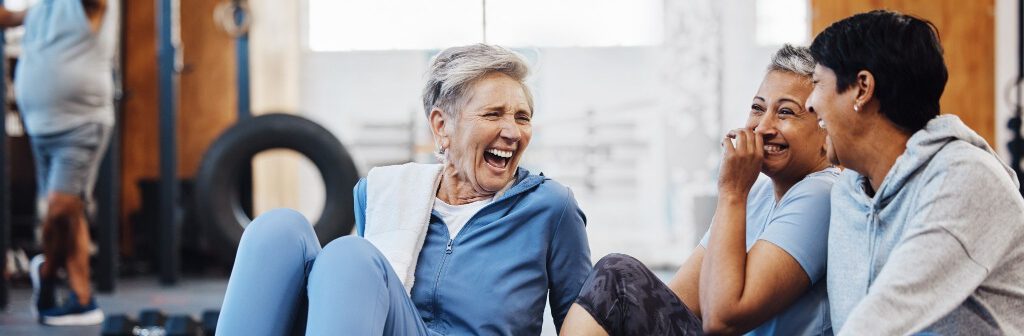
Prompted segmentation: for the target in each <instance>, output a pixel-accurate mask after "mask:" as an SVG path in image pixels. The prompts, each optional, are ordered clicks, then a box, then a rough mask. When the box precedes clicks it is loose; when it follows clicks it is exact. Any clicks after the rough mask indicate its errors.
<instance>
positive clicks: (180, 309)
mask: <svg viewBox="0 0 1024 336" xmlns="http://www.w3.org/2000/svg"><path fill="white" fill-rule="evenodd" d="M227 283H228V282H227V279H226V278H207V279H183V280H182V281H181V283H180V284H178V285H177V286H173V287H164V286H161V285H160V284H159V283H158V282H157V280H156V279H155V278H137V279H124V280H121V281H119V282H118V284H117V286H118V287H117V291H116V293H114V294H98V295H97V300H98V303H99V304H100V308H102V309H103V311H104V312H105V313H107V315H111V314H130V315H133V316H135V315H137V314H138V313H139V311H140V310H143V309H147V308H159V309H161V310H163V311H164V312H165V313H167V314H168V315H173V314H190V315H192V316H193V317H195V318H196V319H199V318H200V316H201V314H202V313H203V311H204V310H208V309H215V310H216V309H220V305H221V302H222V301H223V300H224V289H225V288H227ZM16 285H17V287H15V288H12V289H11V303H10V305H9V306H8V307H7V309H6V310H4V311H3V312H0V335H4V336H15V335H54V336H61V335H99V334H100V326H99V325H96V326H88V327H48V326H43V325H40V324H38V323H36V319H35V316H33V314H32V311H31V310H30V301H31V300H32V288H31V287H28V286H27V284H24V283H22V284H16Z"/></svg>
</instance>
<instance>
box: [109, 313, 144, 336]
mask: <svg viewBox="0 0 1024 336" xmlns="http://www.w3.org/2000/svg"><path fill="white" fill-rule="evenodd" d="M138 325H139V323H138V321H135V320H134V319H132V318H131V317H129V316H128V315H125V314H115V315H109V316H107V318H106V319H104V320H103V327H102V328H101V329H100V335H102V336H133V332H132V331H133V329H135V327H137V326H138Z"/></svg>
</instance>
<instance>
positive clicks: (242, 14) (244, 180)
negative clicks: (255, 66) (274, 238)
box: [234, 0, 256, 218]
mask: <svg viewBox="0 0 1024 336" xmlns="http://www.w3.org/2000/svg"><path fill="white" fill-rule="evenodd" d="M234 1H235V13H234V14H235V15H234V19H235V23H236V24H237V25H239V26H241V25H242V24H243V22H244V21H246V20H251V19H252V18H251V17H246V16H247V15H250V13H249V12H248V11H247V8H249V7H248V4H242V2H243V0H234ZM243 5H245V6H244V7H243ZM235 56H236V67H237V70H236V82H237V83H236V85H237V86H238V122H243V121H245V120H248V119H249V118H252V105H251V104H252V99H251V98H252V97H251V96H250V94H251V93H250V90H251V89H252V87H251V85H250V80H249V31H248V27H247V28H246V30H245V31H243V33H242V34H241V35H238V37H237V38H236V39H235ZM238 173H239V174H238V178H239V181H238V186H239V193H240V194H239V200H240V201H241V203H242V210H243V211H245V213H246V214H247V215H249V217H250V218H253V217H256V214H255V212H254V210H253V197H252V184H253V181H252V176H253V172H252V164H251V163H249V164H244V165H243V166H242V167H241V170H240V171H239V172H238Z"/></svg>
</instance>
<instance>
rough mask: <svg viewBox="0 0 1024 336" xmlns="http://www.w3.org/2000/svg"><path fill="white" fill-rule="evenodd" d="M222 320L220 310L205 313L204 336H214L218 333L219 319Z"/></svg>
mask: <svg viewBox="0 0 1024 336" xmlns="http://www.w3.org/2000/svg"><path fill="white" fill-rule="evenodd" d="M219 318H220V311H219V310H207V311H204V312H203V321H202V323H203V335H204V336H214V333H216V332H217V319H219Z"/></svg>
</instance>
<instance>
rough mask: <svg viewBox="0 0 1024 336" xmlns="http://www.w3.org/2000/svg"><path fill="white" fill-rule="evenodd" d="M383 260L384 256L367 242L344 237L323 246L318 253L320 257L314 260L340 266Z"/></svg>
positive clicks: (352, 237)
mask: <svg viewBox="0 0 1024 336" xmlns="http://www.w3.org/2000/svg"><path fill="white" fill-rule="evenodd" d="M383 258H384V255H383V254H381V253H380V251H379V250H377V247H375V246H373V244H372V243H370V241H369V240H366V239H365V238H363V237H357V236H344V237H340V238H338V239H335V240H333V241H331V242H330V243H328V244H327V246H324V249H323V251H320V255H319V256H317V258H316V259H317V262H320V261H321V260H322V261H323V262H327V263H330V264H333V265H340V264H364V263H373V262H377V261H380V260H382V259H383Z"/></svg>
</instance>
